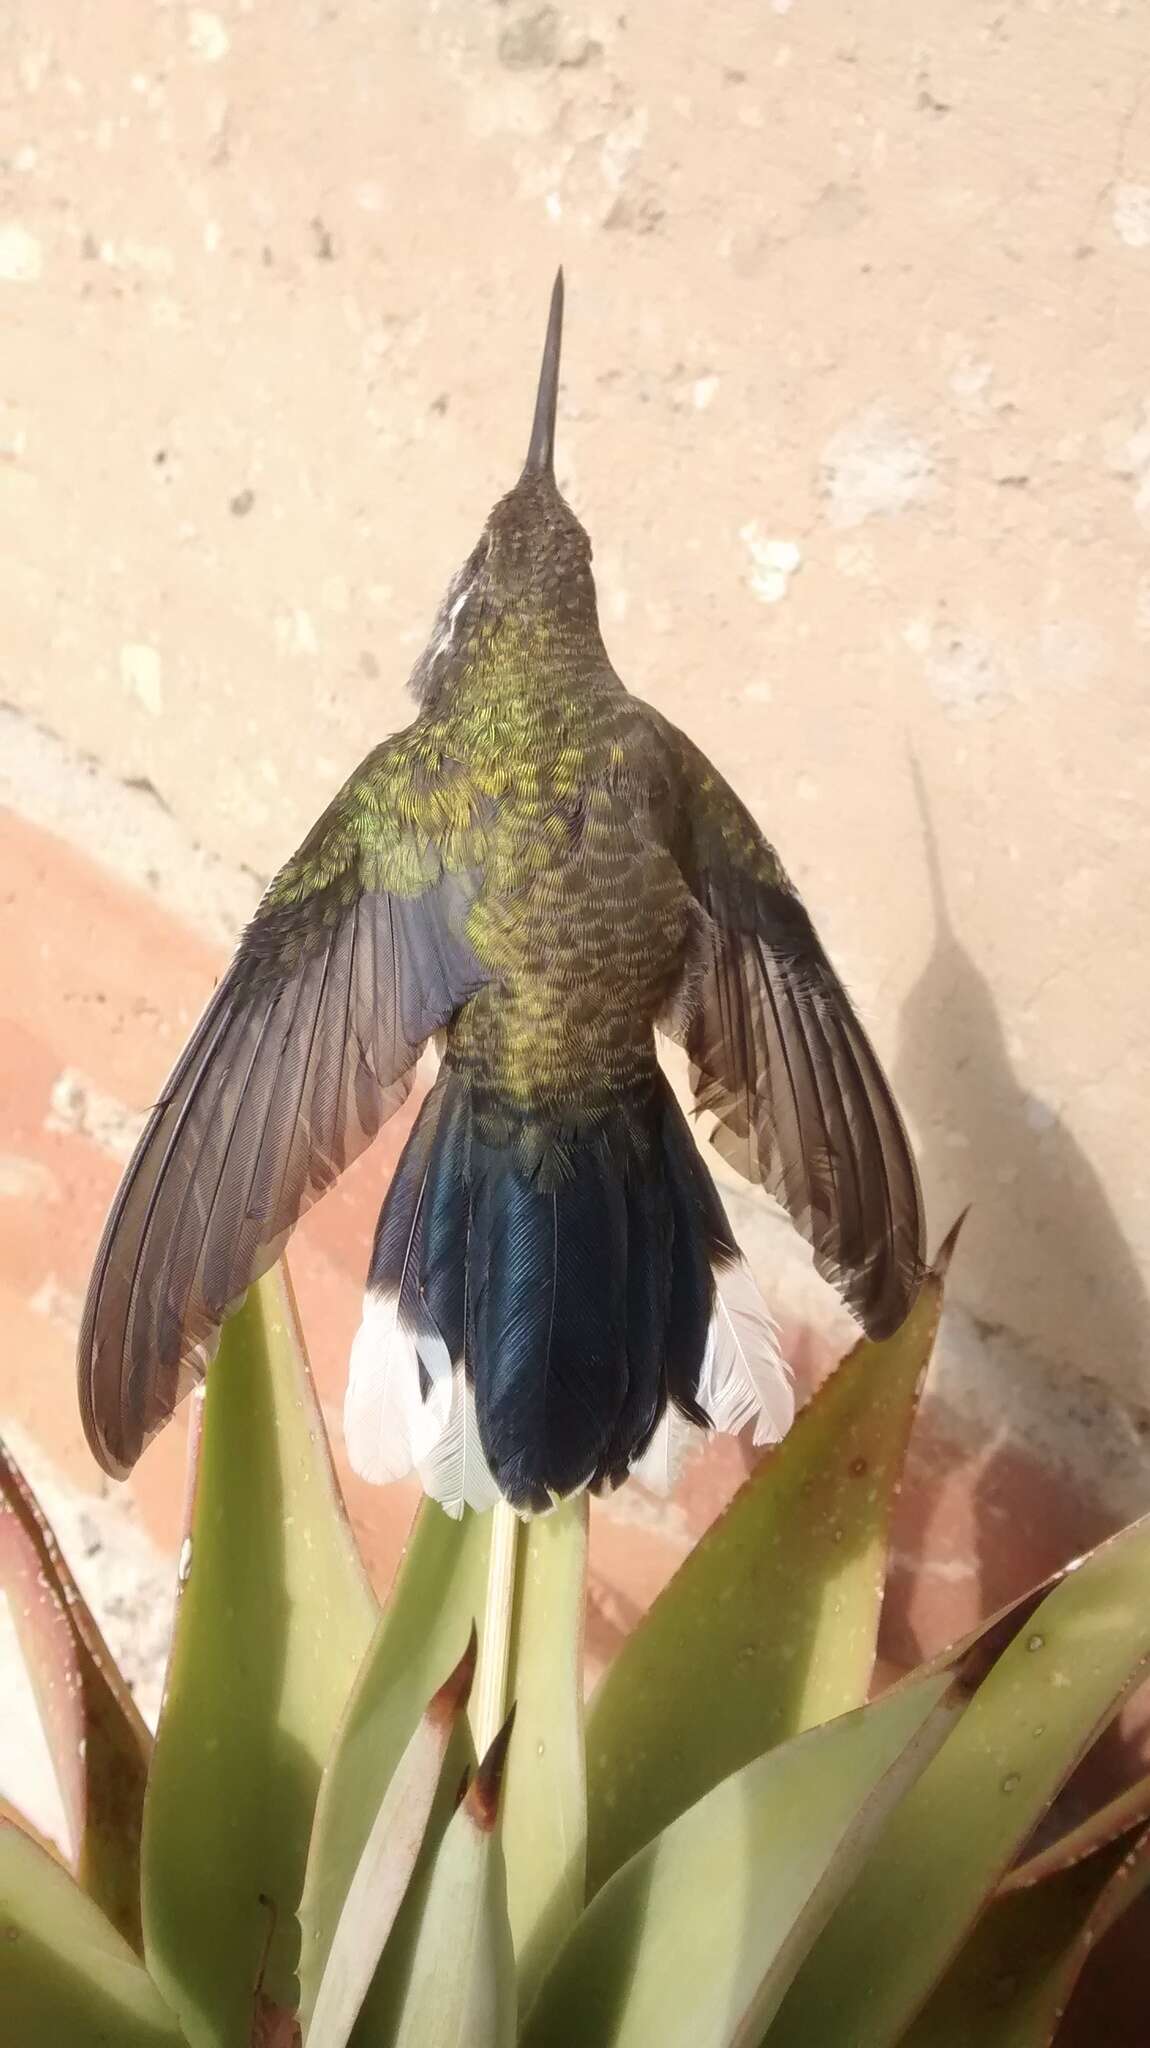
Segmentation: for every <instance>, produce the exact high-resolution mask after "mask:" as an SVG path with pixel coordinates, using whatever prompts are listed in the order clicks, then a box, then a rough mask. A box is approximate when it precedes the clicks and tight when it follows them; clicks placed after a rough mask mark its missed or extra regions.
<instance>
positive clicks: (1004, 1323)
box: [884, 757, 1150, 1824]
mask: <svg viewBox="0 0 1150 2048" xmlns="http://www.w3.org/2000/svg"><path fill="white" fill-rule="evenodd" d="M911 767H912V773H913V775H914V780H915V788H916V792H917V796H918V802H919V808H920V812H921V816H922V825H923V834H924V839H925V848H926V858H927V868H928V873H929V877H930V888H931V897H932V902H933V909H934V937H933V944H932V948H931V952H930V956H929V958H928V959H927V961H926V964H925V966H924V967H923V970H922V972H921V974H920V975H919V978H918V980H917V982H916V983H915V985H914V987H913V988H912V989H911V991H910V994H909V995H908V997H907V999H906V1002H905V1004H904V1006H903V1011H902V1016H901V1019H900V1028H899V1037H898V1049H897V1052H896V1055H895V1061H894V1066H893V1070H892V1079H893V1081H894V1085H895V1093H896V1096H897V1098H898V1100H899V1102H900V1103H901V1105H902V1107H903V1108H904V1110H905V1111H906V1114H907V1116H908V1119H909V1120H910V1122H911V1123H912V1125H913V1127H914V1130H915V1133H916V1138H917V1147H918V1156H919V1164H920V1168H921V1171H922V1176H923V1181H924V1185H925V1188H926V1191H927V1195H928V1199H929V1202H930V1206H931V1208H932V1210H933V1212H934V1216H935V1218H936V1222H935V1227H934V1231H933V1238H934V1239H937V1237H938V1235H939V1227H938V1226H939V1223H941V1224H943V1225H945V1224H946V1223H947V1222H949V1220H950V1217H951V1216H953V1215H954V1214H956V1213H957V1212H958V1211H959V1210H960V1209H961V1208H962V1207H963V1206H964V1204H966V1203H968V1202H969V1203H970V1204H971V1210H970V1215H969V1217H968V1219H967V1222H966V1224H965V1226H964V1229H963V1233H962V1238H961V1242H960V1244H959V1248H958V1253H957V1257H956V1262H955V1279H956V1280H957V1283H958V1288H957V1291H958V1294H959V1296H960V1298H961V1297H962V1296H965V1299H966V1305H967V1306H968V1307H969V1308H970V1309H971V1310H972V1312H973V1314H974V1318H975V1322H976V1326H977V1327H978V1328H979V1329H980V1331H981V1334H982V1335H983V1337H984V1338H986V1339H993V1338H994V1337H996V1336H998V1335H1000V1334H1001V1335H1002V1336H1004V1337H1006V1338H1008V1339H1010V1340H1013V1342H1012V1343H1011V1345H1010V1348H1009V1351H1008V1352H1006V1354H1005V1355H1006V1356H1008V1357H1009V1358H1010V1359H1011V1361H1012V1367H1011V1377H1010V1381H1009V1383H1007V1384H1004V1385H1003V1386H1002V1388H1001V1400H1000V1402H999V1404H998V1405H997V1409H996V1413H997V1417H998V1421H997V1426H996V1427H995V1429H994V1430H993V1431H992V1432H991V1436H990V1440H989V1441H987V1442H986V1443H985V1444H984V1445H982V1446H981V1448H978V1449H974V1450H972V1449H971V1447H970V1445H969V1438H967V1439H966V1448H965V1449H964V1448H960V1443H961V1441H962V1437H963V1432H962V1431H961V1430H960V1431H959V1432H958V1434H957V1435H956V1439H955V1442H954V1445H953V1447H952V1451H951V1455H952V1456H953V1458H954V1460H956V1461H957V1462H958V1463H959V1464H962V1463H966V1461H967V1459H968V1458H969V1462H970V1467H971V1480H972V1485H971V1491H970V1496H969V1504H970V1514H971V1525H970V1539H971V1545H972V1551H973V1554H972V1556H971V1557H970V1560H969V1562H970V1564H971V1565H972V1567H973V1570H974V1572H975V1574H976V1576H977V1599H978V1607H979V1609H980V1611H981V1612H982V1613H983V1614H989V1613H992V1612H994V1611H995V1609H997V1608H998V1607H1000V1606H1002V1605H1005V1604H1006V1602H1008V1601H1010V1600H1013V1599H1016V1598H1018V1597H1019V1595H1021V1594H1022V1593H1023V1592H1025V1591H1026V1590H1027V1588H1028V1587H1029V1586H1031V1585H1034V1584H1036V1583H1038V1582H1039V1581H1040V1580H1041V1579H1042V1578H1043V1577H1044V1576H1046V1575H1047V1574H1048V1573H1050V1572H1053V1571H1056V1570H1058V1569H1059V1568H1060V1567H1061V1566H1062V1565H1064V1564H1066V1563H1067V1562H1068V1561H1069V1560H1070V1559H1071V1558H1072V1557H1074V1556H1075V1555H1077V1554H1079V1553H1081V1552H1082V1551H1084V1550H1086V1549H1088V1548H1090V1547H1091V1546H1092V1545H1093V1544H1095V1543H1097V1542H1099V1541H1101V1540H1102V1538H1103V1537H1105V1536H1106V1535H1108V1534H1110V1533H1111V1531H1112V1530H1113V1529H1114V1528H1115V1527H1116V1526H1117V1524H1118V1523H1119V1522H1120V1521H1121V1520H1122V1519H1123V1515H1122V1512H1121V1510H1120V1509H1118V1508H1117V1507H1115V1508H1114V1509H1113V1510H1111V1509H1110V1508H1109V1507H1108V1505H1107V1501H1106V1473H1105V1471H1104V1470H1103V1469H1101V1463H1102V1461H1101V1454H1100V1458H1099V1464H1100V1469H1099V1471H1098V1473H1097V1475H1096V1479H1097V1485H1096V1488H1095V1489H1093V1494H1092V1490H1091V1488H1090V1484H1089V1481H1090V1474H1089V1473H1087V1474H1086V1481H1087V1483H1086V1486H1085V1487H1084V1488H1081V1489H1079V1488H1076V1487H1075V1486H1074V1484H1073V1483H1072V1482H1071V1483H1069V1484H1068V1481H1067V1474H1066V1473H1065V1472H1061V1471H1055V1470H1053V1469H1049V1468H1048V1466H1047V1463H1046V1461H1045V1460H1044V1459H1043V1457H1042V1456H1041V1454H1040V1453H1036V1451H1035V1448H1034V1446H1033V1445H1032V1444H1030V1443H1028V1442H1027V1434H1026V1419H1027V1416H1028V1413H1029V1414H1030V1415H1033V1413H1034V1403H1035V1401H1036V1400H1037V1401H1039V1402H1041V1400H1042V1398H1043V1388H1044V1387H1046V1386H1048V1385H1049V1380H1048V1378H1047V1372H1048V1370H1049V1364H1053V1366H1054V1367H1055V1368H1059V1367H1060V1368H1062V1369H1063V1371H1064V1372H1066V1373H1067V1377H1068V1378H1069V1375H1070V1373H1071V1372H1078V1373H1082V1374H1084V1375H1089V1376H1091V1377H1093V1378H1096V1379H1098V1380H1099V1381H1102V1382H1109V1385H1110V1386H1111V1387H1114V1386H1115V1385H1117V1387H1118V1388H1120V1389H1121V1391H1122V1393H1123V1394H1124V1395H1125V1396H1126V1399H1127V1401H1128V1403H1129V1404H1130V1407H1131V1408H1132V1409H1133V1410H1134V1411H1135V1413H1134V1415H1133V1416H1132V1418H1131V1420H1132V1422H1133V1423H1135V1426H1137V1423H1138V1421H1139V1420H1140V1418H1139V1417H1138V1416H1137V1410H1138V1409H1139V1408H1140V1407H1145V1406H1147V1405H1150V1296H1148V1294H1147V1289H1146V1284H1145V1281H1144V1279H1143V1276H1142V1273H1141V1272H1140V1270H1139V1266H1138V1263H1137V1261H1136V1259H1135V1258H1134V1255H1133V1253H1132V1252H1131V1249H1130V1246H1129V1244H1128V1243H1127V1240H1126V1237H1125V1235H1124V1233H1123V1230H1122V1226H1121V1223H1120V1221H1119V1219H1118V1216H1117V1215H1116V1213H1115V1210H1114V1207H1113V1205H1112V1203H1111V1202H1110V1200H1109V1198H1108V1196H1107V1193H1106V1190H1105V1188H1104V1186H1103V1183H1102V1181H1101V1179H1100V1178H1099V1176H1098V1174H1097V1173H1096V1172H1095V1170H1094V1168H1093V1166H1092V1165H1091V1163H1090V1161H1089V1159H1088V1158H1087V1157H1086V1155H1085V1153H1084V1152H1083V1150H1082V1148H1081V1146H1080V1145H1079V1144H1078V1142H1077V1140H1076V1138H1075V1137H1074V1135H1073V1133H1072V1131H1071V1130H1070V1129H1069V1128H1068V1126H1067V1125H1066V1123H1065V1122H1064V1121H1063V1120H1062V1118H1061V1117H1060V1116H1059V1115H1058V1114H1057V1112H1056V1111H1055V1110H1054V1109H1053V1108H1052V1107H1051V1106H1049V1105H1048V1104H1046V1103H1044V1102H1042V1101H1041V1100H1040V1099H1038V1098H1036V1097H1035V1095H1034V1094H1033V1092H1032V1091H1031V1090H1030V1089H1028V1088H1027V1086H1026V1084H1025V1082H1024V1081H1023V1079H1022V1078H1021V1077H1020V1076H1019V1074H1018V1073H1017V1072H1016V1070H1015V1067H1014V1063H1013V1061H1012V1059H1011V1055H1010V1049H1009V1046H1008V1042H1007V1035H1006V1032H1005V1030H1004V1028H1003V1024H1002V1021H1001V1019H1000V1016H999V1013H998V1008H997V1006H996V1003H995V999H994V996H993V994H992V992H991V989H990V986H989V984H988V982H987V980H986V977H985V976H984V975H983V974H982V973H981V972H980V970H979V968H978V966H977V965H976V963H975V960H974V959H973V957H972V955H971V953H970V952H969V950H968V949H967V947H966V946H965V945H964V944H963V943H962V940H961V939H960V937H959V935H958V933H957V932H956V930H955V928H954V925H953V922H952V920H951V915H950V908H949V904H948V900H947V894H946V888H945V882H944V876H943V864H942V859H941V856H940V851H939V846H938V841H937V837H936V834H935V830H934V823H933V818H932V816H931V811H930V806H929V802H928V796H927V791H926V788H925V784H924V781H923V777H922V773H921V770H920V768H919V765H918V763H917V761H915V760H914V759H913V757H912V762H911ZM952 1134H954V1135H956V1136H957V1137H958V1139H959V1140H960V1143H959V1144H958V1145H956V1144H955V1142H954V1135H952ZM1028 1354H1029V1355H1030V1356H1031V1357H1033V1359H1034V1361H1035V1365H1034V1370H1035V1374H1036V1386H1035V1388H1033V1389H1027V1388H1025V1387H1021V1386H1019V1385H1018V1384H1017V1375H1018V1374H1020V1373H1023V1372H1025V1371H1026V1370H1027V1356H1028ZM995 1391H997V1390H992V1394H991V1398H993V1397H994V1392H995ZM1102 1399H1103V1401H1104V1400H1105V1397H1102ZM1092 1400H1093V1397H1092V1396H1091V1395H1089V1394H1088V1393H1087V1392H1086V1390H1085V1389H1084V1390H1083V1397H1082V1403H1081V1411H1082V1416H1083V1418H1085V1417H1086V1416H1087V1415H1088V1412H1089V1409H1090V1407H1091V1405H1092ZM924 1419H925V1418H924ZM936 1426H937V1427H938V1428H939V1429H940V1430H941V1433H942V1438H943V1441H942V1442H940V1443H939V1444H938V1445H937V1446H936V1447H935V1449H934V1451H933V1452H932V1451H931V1450H930V1448H929V1446H928V1447H927V1448H926V1449H925V1450H923V1449H921V1448H920V1455H919V1471H918V1475H917V1477H916V1476H914V1465H915V1452H914V1447H913V1445H912V1451H911V1467H910V1470H911V1473H912V1476H911V1479H910V1482H909V1484H908V1485H907V1487H906V1488H905V1489H904V1497H903V1500H902V1502H901V1505H900V1514H901V1525H900V1530H899V1535H898V1538H897V1542H898V1546H899V1548H900V1549H902V1550H903V1551H905V1552H906V1553H907V1555H908V1556H910V1557H914V1558H921V1557H922V1556H924V1555H925V1554H927V1553H928V1552H929V1550H930V1546H931V1528H932V1524H933V1521H934V1516H935V1510H936V1506H937V1503H938V1480H939V1477H940V1474H941V1473H942V1471H943V1470H944V1469H945V1466H944V1464H943V1462H942V1460H943V1459H944V1458H945V1457H946V1442H945V1439H946V1437H947V1435H948V1431H947V1423H946V1414H945V1406H944V1408H943V1410H942V1412H941V1413H940V1414H939V1415H938V1417H937V1425H936ZM1079 1441H1080V1443H1081V1444H1082V1445H1083V1446H1087V1447H1088V1446H1089V1444H1090V1434H1089V1428H1088V1424H1087V1422H1086V1421H1085V1419H1084V1420H1083V1426H1082V1428H1081V1431H1080V1434H1079ZM920 1445H921V1439H920ZM1147 1493H1148V1496H1150V1473H1148V1477H1147ZM1148 1505H1150V1499H1148ZM884 1623H885V1630H884V1632H885V1634H886V1637H887V1641H886V1645H885V1647H886V1648H887V1650H888V1652H889V1653H891V1654H893V1656H894V1657H895V1660H896V1661H897V1662H899V1663H900V1664H905V1663H909V1662H912V1661H914V1660H915V1659H916V1658H917V1657H921V1656H923V1655H926V1654H930V1653H931V1652H933V1651H935V1650H937V1648H938V1647H939V1645H938V1643H937V1642H936V1641H934V1640H933V1638H932V1639H931V1640H928V1641H924V1640H922V1639H919V1638H918V1631H917V1630H916V1629H915V1628H914V1627H913V1625H912V1624H911V1621H910V1618H909V1615H908V1614H907V1613H906V1612H905V1611H904V1608H903V1603H901V1602H897V1603H895V1612H893V1613H892V1614H890V1615H889V1616H888V1617H885V1618H884ZM1147 1753H1148V1751H1147V1738H1146V1736H1145V1734H1144V1733H1142V1732H1140V1731H1139V1732H1134V1731H1131V1730H1123V1729H1121V1728H1120V1727H1119V1726H1118V1725H1117V1724H1116V1725H1115V1726H1114V1727H1113V1728H1111V1729H1110V1730H1109V1731H1108V1733H1107V1736H1106V1738H1105V1740H1104V1741H1103V1742H1102V1743H1101V1744H1100V1745H1099V1746H1098V1749H1097V1751H1096V1753H1095V1755H1094V1757H1093V1759H1092V1760H1091V1764H1090V1767H1089V1769H1088V1770H1086V1771H1085V1772H1083V1773H1080V1774H1079V1775H1078V1776H1077V1777H1076V1778H1075V1779H1074V1780H1072V1782H1071V1785H1070V1786H1069V1787H1068V1788H1067V1791H1066V1793H1065V1794H1064V1795H1063V1796H1062V1799H1061V1800H1060V1804H1059V1814H1058V1819H1059V1821H1060V1822H1062V1823H1065V1824H1070V1823H1071V1822H1072V1821H1073V1819H1074V1817H1075V1802H1076V1801H1077V1800H1078V1799H1079V1798H1080V1797H1081V1796H1082V1786H1083V1785H1084V1784H1085V1785H1086V1787H1087V1791H1088V1793H1089V1794H1090V1795H1091V1796H1089V1797H1087V1799H1086V1802H1085V1808H1084V1810H1089V1809H1090V1807H1091V1805H1092V1804H1095V1803H1097V1796H1098V1794H1099V1793H1100V1796H1101V1797H1109V1796H1110V1794H1111V1793H1112V1792H1113V1791H1114V1790H1116V1789H1118V1787H1119V1786H1121V1785H1122V1784H1124V1783H1128V1782H1129V1781H1130V1778H1131V1777H1132V1776H1133V1775H1135V1774H1136V1773H1137V1772H1138V1771H1139V1770H1141V1769H1144V1768H1145V1767H1146V1758H1147Z"/></svg>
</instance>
